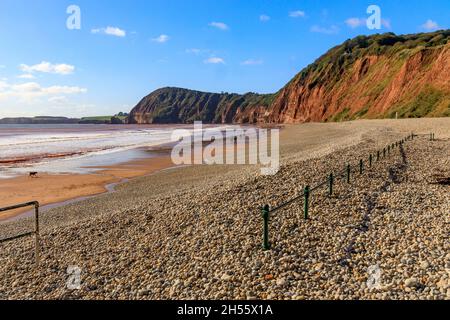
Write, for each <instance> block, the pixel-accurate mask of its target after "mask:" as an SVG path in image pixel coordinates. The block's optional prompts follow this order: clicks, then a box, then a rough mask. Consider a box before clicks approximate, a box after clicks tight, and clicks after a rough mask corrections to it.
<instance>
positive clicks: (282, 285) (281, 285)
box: [277, 278, 287, 287]
mask: <svg viewBox="0 0 450 320" xmlns="http://www.w3.org/2000/svg"><path fill="white" fill-rule="evenodd" d="M286 284H287V281H286V279H285V278H280V279H277V286H280V287H284V286H285V285H286Z"/></svg>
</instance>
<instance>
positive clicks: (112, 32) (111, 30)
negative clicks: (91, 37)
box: [91, 26, 127, 38]
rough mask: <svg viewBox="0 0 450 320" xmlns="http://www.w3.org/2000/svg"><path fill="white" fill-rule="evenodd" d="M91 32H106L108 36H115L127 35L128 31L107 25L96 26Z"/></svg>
mask: <svg viewBox="0 0 450 320" xmlns="http://www.w3.org/2000/svg"><path fill="white" fill-rule="evenodd" d="M91 33H94V34H96V33H99V34H106V35H108V36H115V37H121V38H123V37H125V36H126V35H127V32H126V31H125V30H122V29H120V28H118V27H110V26H108V27H106V28H96V29H92V30H91Z"/></svg>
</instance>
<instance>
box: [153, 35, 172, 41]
mask: <svg viewBox="0 0 450 320" xmlns="http://www.w3.org/2000/svg"><path fill="white" fill-rule="evenodd" d="M169 39H170V37H169V36H168V35H167V34H161V35H159V36H158V37H156V38H153V39H152V41H154V42H158V43H165V42H167V41H169Z"/></svg>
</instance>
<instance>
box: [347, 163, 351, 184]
mask: <svg viewBox="0 0 450 320" xmlns="http://www.w3.org/2000/svg"><path fill="white" fill-rule="evenodd" d="M350 172H351V169H350V165H349V164H348V165H347V183H350Z"/></svg>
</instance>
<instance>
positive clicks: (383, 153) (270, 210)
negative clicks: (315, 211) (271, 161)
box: [260, 133, 435, 250]
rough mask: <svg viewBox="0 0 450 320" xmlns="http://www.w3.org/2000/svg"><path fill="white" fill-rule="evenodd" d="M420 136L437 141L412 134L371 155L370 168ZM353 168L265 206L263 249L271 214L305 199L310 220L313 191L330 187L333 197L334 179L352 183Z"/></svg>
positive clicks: (361, 162)
mask: <svg viewBox="0 0 450 320" xmlns="http://www.w3.org/2000/svg"><path fill="white" fill-rule="evenodd" d="M418 136H428V137H430V141H435V137H434V133H430V134H420V135H419V134H414V133H411V134H410V135H408V136H407V137H405V138H403V139H401V140H398V141H396V142H394V143H391V144H388V145H387V146H386V147H384V148H383V149H381V150H378V151H377V152H376V153H375V154H376V157H375V156H374V154H372V153H371V154H370V155H369V161H368V164H369V167H372V166H373V163H374V162H378V161H380V159H381V158H386V156H387V155H389V154H390V153H391V150H393V149H394V148H395V147H400V146H402V145H403V144H404V143H405V142H406V141H408V140H414V138H415V137H418ZM366 163H367V162H365V161H364V160H363V159H360V160H359V164H358V166H357V168H359V173H360V174H361V175H362V174H363V172H364V171H365V166H366ZM352 168H355V166H351V165H350V164H348V165H347V166H346V168H345V169H344V170H343V171H339V172H338V174H337V175H336V176H335V175H334V174H333V173H331V174H330V176H329V177H327V179H326V180H325V181H323V182H321V183H319V184H318V185H317V186H314V187H312V188H310V187H309V186H306V187H305V189H304V191H303V192H302V193H301V194H299V195H297V196H295V197H294V198H292V199H290V200H288V201H286V202H284V203H282V204H279V205H278V206H277V207H274V208H270V206H269V205H265V206H263V207H262V209H261V208H260V210H262V214H263V219H264V224H263V229H264V230H263V235H264V244H263V248H264V250H268V248H269V244H268V229H266V228H268V219H269V217H270V213H274V212H276V211H278V210H281V209H283V208H284V207H286V206H288V205H290V204H291V203H293V202H295V201H297V200H298V199H300V198H302V197H304V201H305V207H304V217H305V219H308V208H309V197H310V196H311V192H313V191H315V190H317V189H319V188H321V187H323V186H326V185H329V195H330V196H331V195H332V194H333V181H334V179H336V178H345V177H347V183H350V175H351V169H352Z"/></svg>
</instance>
